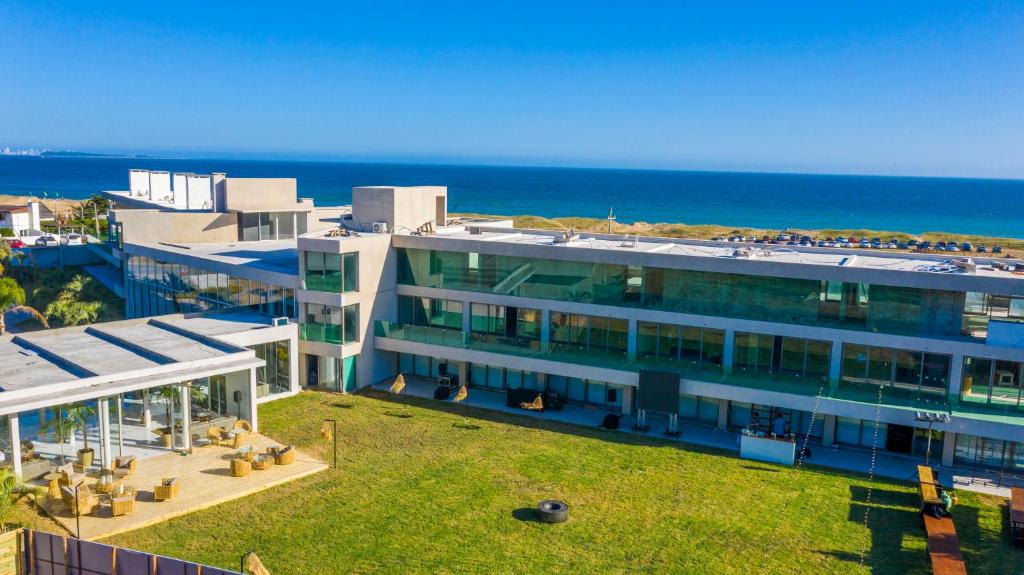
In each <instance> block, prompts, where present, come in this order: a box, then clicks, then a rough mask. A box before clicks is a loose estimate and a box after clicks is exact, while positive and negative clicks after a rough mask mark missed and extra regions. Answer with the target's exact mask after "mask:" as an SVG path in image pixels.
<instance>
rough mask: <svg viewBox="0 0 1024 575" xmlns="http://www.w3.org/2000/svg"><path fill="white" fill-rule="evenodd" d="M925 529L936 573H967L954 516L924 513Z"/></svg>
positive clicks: (941, 574)
mask: <svg viewBox="0 0 1024 575" xmlns="http://www.w3.org/2000/svg"><path fill="white" fill-rule="evenodd" d="M922 517H923V518H924V530H925V532H926V533H927V534H928V555H929V557H930V558H931V562H932V573H933V574H934V575H967V567H966V566H965V565H964V557H963V555H962V554H961V553H960V539H959V538H958V537H957V536H956V527H954V526H953V518H952V517H948V516H947V517H943V518H942V519H939V518H936V517H934V516H933V515H931V514H928V513H926V514H924V515H923V516H922Z"/></svg>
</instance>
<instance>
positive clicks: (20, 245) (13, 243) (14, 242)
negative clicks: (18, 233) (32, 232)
mask: <svg viewBox="0 0 1024 575" xmlns="http://www.w3.org/2000/svg"><path fill="white" fill-rule="evenodd" d="M7 247H9V248H12V249H18V248H23V247H25V242H23V241H21V240H19V239H18V238H14V239H13V240H10V241H8V242H7Z"/></svg>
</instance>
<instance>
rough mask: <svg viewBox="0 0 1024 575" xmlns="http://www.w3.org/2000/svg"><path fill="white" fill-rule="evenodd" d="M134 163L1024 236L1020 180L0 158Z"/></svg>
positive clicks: (599, 208) (676, 211)
mask: <svg viewBox="0 0 1024 575" xmlns="http://www.w3.org/2000/svg"><path fill="white" fill-rule="evenodd" d="M131 168H143V169H158V170H168V171H171V172H176V171H177V172H195V173H209V172H214V171H216V172H226V173H227V174H228V176H240V177H245V176H249V177H293V178H297V179H298V186H299V196H301V197H309V198H313V199H314V200H315V201H316V203H317V204H318V205H332V204H345V203H348V202H350V201H351V196H352V194H351V189H352V187H353V186H362V185H403V186H408V185H440V186H448V198H449V199H448V201H449V208H448V209H449V211H452V212H474V213H487V214H501V215H522V214H532V215H540V216H547V217H561V216H588V217H595V218H603V217H605V216H606V215H607V214H608V208H609V207H611V208H613V209H614V211H615V215H616V216H617V217H618V221H620V222H636V221H645V222H650V223H654V222H672V223H686V224H721V225H726V226H737V227H740V226H749V227H755V228H766V229H783V228H787V227H793V228H805V229H818V228H867V229H872V230H892V231H905V232H910V233H922V232H926V231H941V232H951V233H964V234H980V235H990V236H1000V237H1012V238H1024V180H984V179H956V178H913V177H883V176H840V175H811V174H767V173H738V172H701V171H670V170H632V169H592V168H540V167H506V166H460V165H433V164H422V165H418V164H387V163H350V162H297V161H250V160H213V159H211V160H172V159H155V158H154V159H149V158H145V159H141V158H140V159H129V158H95V157H93V158H82V157H77V158H70V157H67V158H59V157H44V158H40V157H18V156H7V157H0V194H16V195H28V194H35V195H38V196H41V195H42V194H43V193H44V192H45V193H47V194H48V196H49V197H51V198H52V197H57V196H59V197H63V198H70V199H79V198H86V197H89V196H90V195H92V194H95V193H97V192H99V191H101V190H124V189H127V187H128V170H129V169H131Z"/></svg>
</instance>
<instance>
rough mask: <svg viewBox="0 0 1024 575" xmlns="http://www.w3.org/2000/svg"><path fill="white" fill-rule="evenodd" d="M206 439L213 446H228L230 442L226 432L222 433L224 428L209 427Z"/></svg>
mask: <svg viewBox="0 0 1024 575" xmlns="http://www.w3.org/2000/svg"><path fill="white" fill-rule="evenodd" d="M206 437H207V438H208V439H209V440H210V443H212V444H214V445H228V444H229V442H230V440H229V439H227V432H226V431H224V428H223V427H220V426H217V425H211V426H210V429H208V430H207V431H206Z"/></svg>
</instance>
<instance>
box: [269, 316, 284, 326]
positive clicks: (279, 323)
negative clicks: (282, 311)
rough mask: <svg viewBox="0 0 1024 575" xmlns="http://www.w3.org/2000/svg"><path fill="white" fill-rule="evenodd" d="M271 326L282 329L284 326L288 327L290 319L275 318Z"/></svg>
mask: <svg viewBox="0 0 1024 575" xmlns="http://www.w3.org/2000/svg"><path fill="white" fill-rule="evenodd" d="M270 325H272V326H274V327H281V326H282V325H288V318H286V317H275V318H274V319H272V320H271V322H270Z"/></svg>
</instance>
